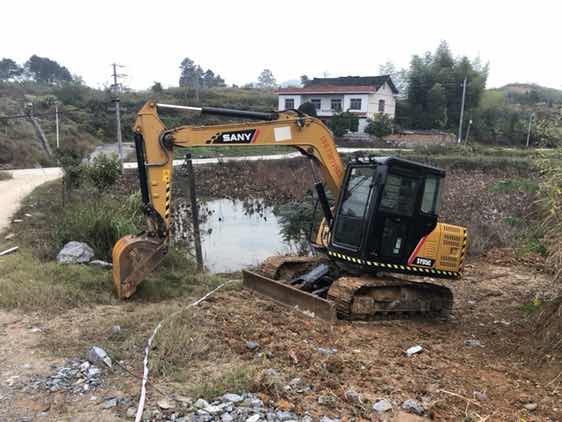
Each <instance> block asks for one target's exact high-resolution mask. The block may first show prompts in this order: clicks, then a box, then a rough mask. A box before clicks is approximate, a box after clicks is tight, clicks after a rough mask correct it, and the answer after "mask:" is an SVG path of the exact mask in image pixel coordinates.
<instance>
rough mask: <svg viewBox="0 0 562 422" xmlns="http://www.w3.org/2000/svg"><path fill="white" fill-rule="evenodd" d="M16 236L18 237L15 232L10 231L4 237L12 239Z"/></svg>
mask: <svg viewBox="0 0 562 422" xmlns="http://www.w3.org/2000/svg"><path fill="white" fill-rule="evenodd" d="M14 237H16V234H15V233H10V234H8V235H6V237H4V239H6V240H12V239H13V238H14Z"/></svg>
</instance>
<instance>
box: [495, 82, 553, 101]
mask: <svg viewBox="0 0 562 422" xmlns="http://www.w3.org/2000/svg"><path fill="white" fill-rule="evenodd" d="M495 90H496V91H499V92H502V93H503V94H504V95H505V96H506V98H508V100H509V101H510V102H513V103H519V104H538V103H546V104H549V105H562V90H558V89H554V88H548V87H544V86H541V85H537V84H523V83H512V84H507V85H505V86H503V87H501V88H497V89H495Z"/></svg>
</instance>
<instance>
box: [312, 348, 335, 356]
mask: <svg viewBox="0 0 562 422" xmlns="http://www.w3.org/2000/svg"><path fill="white" fill-rule="evenodd" d="M316 351H317V352H318V353H320V354H322V355H324V356H332V355H333V354H334V353H336V352H337V351H338V349H333V348H324V347H317V348H316Z"/></svg>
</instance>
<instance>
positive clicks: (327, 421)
mask: <svg viewBox="0 0 562 422" xmlns="http://www.w3.org/2000/svg"><path fill="white" fill-rule="evenodd" d="M320 422H340V420H339V419H332V418H329V417H328V416H322V417H321V418H320Z"/></svg>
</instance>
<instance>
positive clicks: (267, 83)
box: [258, 69, 277, 89]
mask: <svg viewBox="0 0 562 422" xmlns="http://www.w3.org/2000/svg"><path fill="white" fill-rule="evenodd" d="M276 85H277V81H276V80H275V77H274V76H273V72H272V71H271V70H269V69H264V70H262V72H261V73H260V75H259V76H258V87H259V88H262V89H271V88H275V86H276Z"/></svg>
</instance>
